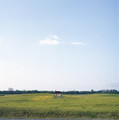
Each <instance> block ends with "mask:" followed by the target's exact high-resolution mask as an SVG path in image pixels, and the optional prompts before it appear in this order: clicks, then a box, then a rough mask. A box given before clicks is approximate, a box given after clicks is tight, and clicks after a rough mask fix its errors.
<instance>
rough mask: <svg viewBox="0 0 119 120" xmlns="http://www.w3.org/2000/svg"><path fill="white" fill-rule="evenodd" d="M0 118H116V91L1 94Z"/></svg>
mask: <svg viewBox="0 0 119 120" xmlns="http://www.w3.org/2000/svg"><path fill="white" fill-rule="evenodd" d="M0 117H1V118H5V117H6V118H110V119H119V94H90V95H62V97H61V98H56V97H55V95H54V94H41V93H39V94H20V95H5V96H0Z"/></svg>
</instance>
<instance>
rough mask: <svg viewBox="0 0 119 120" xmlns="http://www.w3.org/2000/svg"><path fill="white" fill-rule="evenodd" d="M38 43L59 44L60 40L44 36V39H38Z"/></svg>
mask: <svg viewBox="0 0 119 120" xmlns="http://www.w3.org/2000/svg"><path fill="white" fill-rule="evenodd" d="M39 44H40V45H59V44H60V42H59V41H58V40H52V39H50V38H46V39H45V40H40V41H39Z"/></svg>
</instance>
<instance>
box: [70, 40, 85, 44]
mask: <svg viewBox="0 0 119 120" xmlns="http://www.w3.org/2000/svg"><path fill="white" fill-rule="evenodd" d="M71 44H72V45H86V43H84V42H79V41H77V42H72V43H71Z"/></svg>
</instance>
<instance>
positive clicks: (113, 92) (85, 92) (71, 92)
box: [0, 88, 119, 95]
mask: <svg viewBox="0 0 119 120" xmlns="http://www.w3.org/2000/svg"><path fill="white" fill-rule="evenodd" d="M31 93H52V94H55V91H38V90H14V89H12V88H10V89H8V90H4V91H0V95H5V94H31ZM94 93H112V94H119V91H118V90H115V89H112V90H107V89H106V90H105V89H103V90H98V91H95V90H93V89H92V90H91V91H76V90H73V91H61V94H94Z"/></svg>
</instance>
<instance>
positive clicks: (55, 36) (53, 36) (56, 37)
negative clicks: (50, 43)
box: [49, 34, 61, 40]
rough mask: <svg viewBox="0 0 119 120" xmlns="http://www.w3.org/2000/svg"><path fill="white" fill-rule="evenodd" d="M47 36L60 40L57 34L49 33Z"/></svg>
mask: <svg viewBox="0 0 119 120" xmlns="http://www.w3.org/2000/svg"><path fill="white" fill-rule="evenodd" d="M49 37H51V38H53V39H57V40H61V39H60V38H59V37H58V36H57V35H51V34H49Z"/></svg>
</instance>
